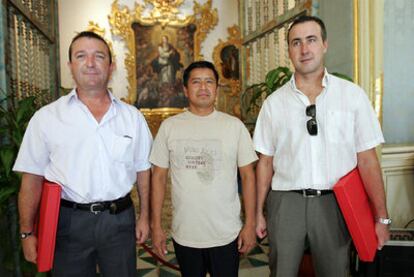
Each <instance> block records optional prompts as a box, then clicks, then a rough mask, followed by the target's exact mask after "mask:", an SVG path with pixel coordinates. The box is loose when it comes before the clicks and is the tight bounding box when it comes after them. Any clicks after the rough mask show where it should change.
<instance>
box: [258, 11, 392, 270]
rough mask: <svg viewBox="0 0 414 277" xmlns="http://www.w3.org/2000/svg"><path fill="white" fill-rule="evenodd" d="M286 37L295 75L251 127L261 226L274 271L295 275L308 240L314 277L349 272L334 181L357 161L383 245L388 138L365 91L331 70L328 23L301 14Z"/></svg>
mask: <svg viewBox="0 0 414 277" xmlns="http://www.w3.org/2000/svg"><path fill="white" fill-rule="evenodd" d="M287 39H288V50H289V57H290V59H291V61H292V64H293V66H294V67H295V73H294V75H293V76H292V78H291V80H290V81H289V82H288V83H286V84H285V85H284V86H283V87H281V88H280V89H279V90H277V91H275V92H274V93H273V94H272V95H271V96H269V97H268V98H267V99H266V100H265V102H264V103H263V106H262V108H261V111H260V113H259V117H258V120H257V124H256V129H255V132H254V145H255V148H256V151H258V152H259V153H260V158H259V162H258V165H257V169H256V177H257V188H258V189H257V190H258V192H257V193H258V197H257V214H256V218H257V227H256V232H257V235H258V236H259V237H260V238H263V237H264V236H266V235H268V237H269V245H270V254H269V266H270V270H271V276H283V277H289V276H297V272H298V268H299V264H300V261H301V259H302V256H303V252H304V250H305V247H306V245H308V246H309V247H310V251H311V253H312V260H313V264H314V268H315V271H316V275H317V276H348V275H349V274H348V271H349V258H350V257H349V246H350V242H351V240H350V236H349V234H348V231H347V228H346V226H345V224H344V220H343V218H342V215H341V212H340V210H339V208H338V205H337V203H336V199H335V196H334V194H333V193H332V187H333V186H334V184H335V183H336V182H337V181H338V180H339V178H341V177H342V176H344V175H346V174H347V173H348V172H349V171H351V170H352V169H354V168H355V167H356V166H357V167H358V169H359V171H360V173H361V176H362V179H363V181H364V184H365V188H366V191H367V193H368V196H369V199H370V201H371V203H372V206H373V208H374V213H375V216H376V218H377V223H376V226H375V229H376V234H377V237H378V248H379V249H381V248H382V246H383V245H384V243H385V242H386V241H387V240H388V238H389V230H388V226H387V225H388V224H389V223H390V219H389V218H388V213H387V209H386V204H385V193H384V186H383V181H382V177H381V170H380V166H379V162H378V159H377V156H376V152H375V147H376V146H377V145H379V144H380V143H382V142H383V141H384V139H383V136H382V132H381V128H380V125H379V122H378V120H377V118H376V116H375V113H374V111H373V109H372V107H371V106H370V103H369V101H368V98H367V96H366V95H365V93H364V91H363V90H362V89H361V88H360V87H358V86H356V85H355V84H353V83H351V82H348V81H345V80H342V79H339V78H337V77H335V76H333V75H331V74H329V73H328V72H327V71H326V69H325V67H324V55H325V53H326V51H327V48H328V42H327V39H326V29H325V25H324V23H323V22H322V21H321V20H320V19H319V18H317V17H313V16H301V17H299V18H297V19H295V20H294V22H293V23H292V25H291V26H290V28H289V31H288V37H287ZM270 188H271V190H270V192H269V189H270ZM266 197H267V221H266V219H265V217H264V215H263V208H264V203H265V199H266Z"/></svg>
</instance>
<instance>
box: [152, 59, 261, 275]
mask: <svg viewBox="0 0 414 277" xmlns="http://www.w3.org/2000/svg"><path fill="white" fill-rule="evenodd" d="M183 83H184V92H185V95H186V97H187V98H188V100H189V108H188V111H186V112H184V113H181V114H178V115H176V116H173V117H170V118H168V119H166V120H165V121H164V122H163V123H162V125H161V127H160V129H159V131H158V134H157V136H156V138H155V140H154V145H153V148H152V151H151V155H150V162H151V163H152V164H153V165H154V169H153V177H152V190H151V207H152V209H151V211H152V216H151V227H152V241H153V245H154V249H155V251H156V253H157V254H158V255H159V256H161V257H165V253H166V234H165V233H164V231H163V230H162V228H161V211H162V204H163V200H164V194H165V187H166V185H167V176H168V170H169V169H170V170H171V179H172V205H173V219H172V237H173V243H174V248H175V254H176V257H177V261H178V263H179V265H180V270H181V273H182V275H183V276H205V275H206V274H207V272H208V273H210V275H211V276H237V274H238V265H239V253H247V252H249V251H250V249H251V248H252V247H253V246H254V245H255V242H256V239H255V191H256V190H255V177H254V171H253V162H255V161H256V160H257V156H256V153H255V151H254V149H253V144H252V141H251V138H250V135H249V133H248V131H247V129H246V128H245V126H244V125H243V123H242V122H241V121H240V120H239V119H237V118H235V117H233V116H230V115H227V114H225V113H222V112H219V111H216V110H215V109H214V103H215V100H216V96H217V87H218V74H217V71H216V69H215V68H214V65H213V64H212V63H210V62H206V61H198V62H194V63H192V64H191V65H190V66H189V67H187V69H186V70H185V71H184V74H183ZM237 169H239V170H240V176H241V181H242V195H243V200H244V201H243V203H244V208H245V224H244V226H242V222H241V220H240V201H239V196H238V185H237Z"/></svg>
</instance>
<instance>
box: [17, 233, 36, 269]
mask: <svg viewBox="0 0 414 277" xmlns="http://www.w3.org/2000/svg"><path fill="white" fill-rule="evenodd" d="M21 241H22V247H23V254H24V258H25V259H26V260H27V261H28V262H31V263H34V264H35V263H37V237H36V236H34V235H31V236H28V237H27V238H25V239H22V240H21Z"/></svg>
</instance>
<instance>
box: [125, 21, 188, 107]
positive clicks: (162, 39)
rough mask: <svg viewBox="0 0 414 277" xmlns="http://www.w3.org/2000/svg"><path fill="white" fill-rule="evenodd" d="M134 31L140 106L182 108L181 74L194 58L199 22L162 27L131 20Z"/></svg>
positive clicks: (183, 104) (138, 104)
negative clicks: (183, 25) (196, 24)
mask: <svg viewBox="0 0 414 277" xmlns="http://www.w3.org/2000/svg"><path fill="white" fill-rule="evenodd" d="M132 28H133V30H134V34H135V48H136V49H135V52H136V53H135V56H136V60H137V63H136V78H137V79H136V80H137V98H136V102H135V103H134V104H135V106H137V107H138V108H149V109H154V108H163V107H171V108H183V107H187V106H188V101H187V98H186V97H185V96H184V89H183V84H182V76H183V72H184V69H185V68H186V67H187V66H188V65H189V64H190V63H191V62H192V61H193V60H194V33H195V31H196V26H195V25H194V24H189V25H187V26H185V27H170V26H165V27H162V26H161V25H160V24H157V25H153V26H145V25H141V24H140V23H134V24H132Z"/></svg>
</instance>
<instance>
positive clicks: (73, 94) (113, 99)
mask: <svg viewBox="0 0 414 277" xmlns="http://www.w3.org/2000/svg"><path fill="white" fill-rule="evenodd" d="M107 91H108V95H109V98H110V99H111V102H112V103H114V104H120V103H119V101H120V100H118V98H116V97H115V96H114V95H113V94H112V92H111V91H110V90H109V89H108V90H107ZM67 97H68V100H67V101H68V102H67V103H68V104H69V103H71V102H73V101H80V100H79V96H78V94H77V93H76V88H74V89H72V90H71V92H70V93H69V94H68V95H67Z"/></svg>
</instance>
